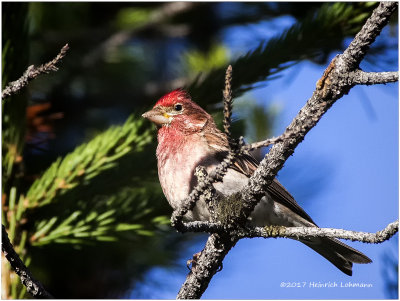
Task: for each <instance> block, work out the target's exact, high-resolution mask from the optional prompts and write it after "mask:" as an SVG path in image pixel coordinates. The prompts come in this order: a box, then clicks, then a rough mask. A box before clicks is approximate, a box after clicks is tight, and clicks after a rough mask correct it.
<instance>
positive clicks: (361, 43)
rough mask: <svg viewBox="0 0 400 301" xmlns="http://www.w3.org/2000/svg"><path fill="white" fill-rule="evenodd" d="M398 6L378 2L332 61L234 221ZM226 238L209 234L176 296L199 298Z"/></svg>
mask: <svg viewBox="0 0 400 301" xmlns="http://www.w3.org/2000/svg"><path fill="white" fill-rule="evenodd" d="M397 6H398V4H397V2H382V3H380V4H379V6H378V7H377V8H376V9H375V10H374V11H373V13H372V15H371V17H370V18H369V19H368V20H367V22H366V24H365V25H364V26H363V28H362V29H361V30H360V32H359V33H358V34H357V35H356V37H355V38H354V40H353V41H352V42H351V44H350V46H349V48H348V49H346V50H345V52H344V53H343V54H342V55H338V56H336V57H335V58H334V59H333V60H332V62H331V63H330V65H329V66H328V68H327V69H326V70H325V72H324V74H323V76H322V77H321V79H320V80H319V81H318V82H317V87H316V90H315V91H314V93H313V95H312V96H311V98H310V99H309V100H308V101H307V103H306V104H305V106H304V107H303V108H302V109H301V110H300V112H299V113H298V115H297V116H296V117H295V118H294V120H293V121H292V123H291V124H290V125H289V126H288V127H287V129H286V130H285V132H284V133H283V136H285V137H290V138H288V139H284V140H283V141H280V142H278V143H276V144H274V146H273V147H272V148H271V150H270V152H269V153H268V154H267V156H266V157H265V158H264V160H262V162H261V163H260V165H259V167H258V169H257V170H256V171H255V172H254V174H253V175H252V177H251V178H250V180H249V184H248V185H247V186H246V187H245V188H244V189H243V190H242V198H243V200H244V205H243V210H242V213H243V214H241V215H240V216H238V217H237V218H234V219H233V220H232V222H233V223H237V224H239V225H240V224H241V225H245V223H246V219H247V216H249V214H250V213H251V212H252V211H253V210H254V207H255V206H256V205H257V203H258V202H259V201H260V199H261V198H262V197H263V196H264V194H265V190H266V187H268V185H269V184H270V183H271V182H272V181H273V179H274V177H275V176H276V174H277V172H278V171H279V170H280V169H281V168H282V167H283V164H284V163H285V162H286V160H287V159H288V158H289V156H290V155H292V154H293V152H294V149H295V148H296V147H297V145H298V144H299V143H300V142H301V141H303V139H304V137H305V135H306V134H307V133H308V132H309V131H310V130H311V129H312V128H313V127H314V126H315V125H316V124H317V123H318V121H319V120H320V119H321V118H322V116H323V115H324V114H325V112H327V111H328V109H329V108H330V107H331V106H332V105H333V104H334V103H335V102H336V101H337V100H338V99H339V98H341V97H342V96H343V95H345V94H347V93H348V92H349V91H350V89H351V88H352V87H353V86H354V85H355V84H354V83H352V82H350V83H349V81H348V80H347V79H348V78H345V77H343V75H344V74H348V73H349V72H355V71H357V70H358V66H359V64H360V62H361V60H362V59H363V58H364V56H365V54H366V52H367V50H368V48H369V45H371V44H372V42H373V41H374V40H375V38H376V37H377V36H378V35H379V34H380V32H381V30H382V28H383V27H384V26H385V25H386V24H387V23H388V21H389V17H390V15H391V14H392V13H393V12H394V10H395V9H396V8H397ZM229 237H230V239H229V238H227V237H225V236H222V235H221V234H212V235H211V236H210V237H209V239H208V241H207V243H206V245H205V247H204V249H203V251H202V252H201V254H200V256H199V257H198V259H197V262H196V268H195V269H192V271H191V272H190V273H189V275H188V276H187V278H186V281H185V283H184V284H183V285H182V287H181V290H180V291H179V294H178V296H177V298H179V299H189V298H197V299H198V298H200V297H201V295H202V294H203V292H204V291H205V289H206V288H207V287H208V284H209V282H210V280H211V278H212V277H213V276H214V274H215V273H216V272H217V270H218V268H219V267H220V266H221V265H222V261H223V259H224V257H225V255H226V254H227V253H228V251H229V250H230V249H231V248H232V247H233V246H234V245H235V243H236V242H237V238H236V237H234V236H229ZM216 246H217V247H216Z"/></svg>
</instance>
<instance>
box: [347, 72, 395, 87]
mask: <svg viewBox="0 0 400 301" xmlns="http://www.w3.org/2000/svg"><path fill="white" fill-rule="evenodd" d="M349 78H350V79H351V81H352V83H353V84H354V85H375V84H387V83H394V82H397V81H398V80H399V72H397V71H396V72H364V71H362V70H357V71H354V72H350V73H349Z"/></svg>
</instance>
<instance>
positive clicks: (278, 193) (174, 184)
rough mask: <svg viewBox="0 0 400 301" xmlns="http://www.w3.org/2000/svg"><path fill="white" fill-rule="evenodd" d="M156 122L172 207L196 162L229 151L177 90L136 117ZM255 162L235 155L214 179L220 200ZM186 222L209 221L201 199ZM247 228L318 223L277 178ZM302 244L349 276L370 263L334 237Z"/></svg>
mask: <svg viewBox="0 0 400 301" xmlns="http://www.w3.org/2000/svg"><path fill="white" fill-rule="evenodd" d="M142 116H143V117H144V118H147V119H149V120H150V121H151V122H153V123H154V124H156V125H157V128H158V134H157V138H158V146H157V152H156V154H157V165H158V177H159V180H160V184H161V187H162V190H163V192H164V195H165V197H166V198H167V200H168V202H169V204H170V205H171V206H172V208H173V209H174V210H176V209H177V208H179V207H180V205H181V203H182V202H183V201H184V200H185V199H186V198H187V197H188V196H189V194H190V192H191V191H192V189H193V188H194V187H195V186H196V184H197V177H196V176H195V175H194V173H195V169H196V167H197V166H199V165H201V166H204V167H205V168H206V170H207V172H208V174H210V173H211V172H212V171H213V170H214V169H215V168H216V167H217V166H218V164H219V163H220V162H221V161H222V160H223V159H224V158H225V157H226V155H227V154H228V151H229V143H228V138H227V136H226V135H225V134H224V133H223V132H221V131H220V130H219V129H218V128H217V126H216V124H215V122H214V120H213V118H212V117H211V115H210V114H208V113H207V112H206V111H205V110H203V109H202V108H201V107H200V106H198V105H197V104H196V103H195V102H193V101H192V100H191V98H190V96H189V94H188V93H187V92H186V91H184V90H182V89H177V90H174V91H172V92H170V93H168V94H166V95H164V96H163V97H161V98H160V99H159V100H158V101H157V103H156V104H155V106H154V107H153V109H152V110H150V111H148V112H146V113H144V114H143V115H142ZM257 166H258V162H257V161H256V160H255V159H254V158H253V157H252V156H250V155H241V156H239V157H238V158H236V160H235V162H234V164H233V165H232V166H231V167H230V168H229V169H228V171H227V172H226V174H225V176H224V177H223V180H222V181H220V182H216V183H214V184H213V185H214V188H215V190H216V192H217V194H218V195H219V196H222V198H221V200H220V202H223V201H224V198H225V199H227V197H228V196H231V195H233V194H234V193H236V192H238V191H240V190H241V189H242V188H243V187H244V186H245V185H246V184H247V182H248V179H249V177H250V176H251V175H252V174H253V172H254V171H255V170H256V168H257ZM185 219H186V220H187V221H210V212H209V210H208V206H207V204H206V203H205V201H204V200H202V199H200V200H199V201H198V202H197V203H196V206H195V208H194V209H193V210H192V211H189V212H188V213H187V214H186V215H185ZM249 223H250V224H251V225H253V226H269V225H276V226H285V227H318V226H317V225H316V224H315V223H314V221H313V220H312V219H311V217H310V216H309V215H308V214H307V213H306V212H305V211H304V210H303V209H302V208H301V207H300V206H299V205H298V204H297V202H296V201H295V200H294V198H293V196H292V195H291V194H290V193H289V192H288V191H287V190H286V189H285V188H284V187H283V186H282V185H281V184H280V183H279V182H278V180H276V179H274V181H273V182H272V183H271V184H270V185H269V187H268V188H267V189H266V192H265V197H263V198H262V199H261V201H260V202H259V203H258V204H257V206H256V207H255V208H254V211H253V212H252V213H251V215H250V217H249ZM299 240H300V241H301V242H302V243H304V244H306V245H307V246H308V247H310V248H311V249H313V250H314V251H316V252H318V253H319V254H320V255H322V256H323V257H325V258H326V259H327V260H329V261H330V262H331V263H332V264H334V265H335V266H336V267H337V268H338V269H339V270H341V271H342V272H343V273H345V274H347V275H350V276H351V275H352V266H353V263H370V262H372V261H371V259H369V258H368V257H367V256H366V255H364V254H363V253H361V252H359V251H357V250H355V249H353V248H351V247H350V246H348V245H346V244H344V243H342V242H341V241H339V240H337V239H331V238H310V239H303V238H300V239H299Z"/></svg>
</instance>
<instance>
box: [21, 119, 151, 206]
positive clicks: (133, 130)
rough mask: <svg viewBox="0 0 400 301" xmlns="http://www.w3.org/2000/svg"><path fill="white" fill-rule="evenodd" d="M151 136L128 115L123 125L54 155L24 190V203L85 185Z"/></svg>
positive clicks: (35, 202)
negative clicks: (50, 162) (55, 156)
mask: <svg viewBox="0 0 400 301" xmlns="http://www.w3.org/2000/svg"><path fill="white" fill-rule="evenodd" d="M151 140H152V135H151V133H150V129H145V127H144V126H143V120H140V119H137V118H136V117H134V116H131V117H129V118H128V120H127V121H126V122H125V124H124V125H122V126H113V127H111V128H110V129H108V130H107V131H105V132H104V133H102V134H100V135H98V136H96V137H95V138H94V139H93V140H91V141H90V142H88V143H84V144H82V145H80V146H79V147H77V148H76V149H75V150H74V151H73V152H72V153H70V154H68V155H67V156H66V157H65V158H63V159H61V158H59V159H57V161H56V162H54V163H53V164H52V165H51V166H50V167H49V168H48V169H47V170H46V171H45V173H44V174H43V175H42V176H41V177H40V179H38V180H36V181H35V182H34V183H33V184H32V186H31V187H30V189H29V190H28V192H27V194H26V197H25V204H26V207H28V208H34V207H41V206H44V205H46V204H49V203H51V202H52V201H53V200H54V199H55V198H56V197H57V196H58V195H61V194H63V193H65V192H66V191H68V190H71V189H74V188H75V187H76V186H78V185H82V184H83V185H85V183H86V182H87V181H89V180H90V179H92V178H94V177H96V176H98V175H99V174H100V173H102V172H104V171H106V170H109V169H111V168H113V167H115V166H116V165H117V164H118V159H120V158H121V157H123V156H125V155H127V154H128V153H129V152H131V151H134V152H140V151H142V150H143V147H144V146H145V145H147V144H149V143H150V142H151Z"/></svg>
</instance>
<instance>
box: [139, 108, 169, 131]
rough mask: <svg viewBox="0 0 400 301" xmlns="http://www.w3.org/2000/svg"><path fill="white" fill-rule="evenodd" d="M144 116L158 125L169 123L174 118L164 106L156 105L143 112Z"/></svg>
mask: <svg viewBox="0 0 400 301" xmlns="http://www.w3.org/2000/svg"><path fill="white" fill-rule="evenodd" d="M142 117H144V118H147V119H148V120H150V121H151V122H153V123H155V124H156V125H158V126H162V125H164V124H169V123H170V122H171V120H172V117H171V116H170V115H169V114H167V113H166V112H165V111H164V110H163V108H162V107H159V106H157V107H155V108H153V109H152V110H150V111H147V112H146V113H144V114H142Z"/></svg>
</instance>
